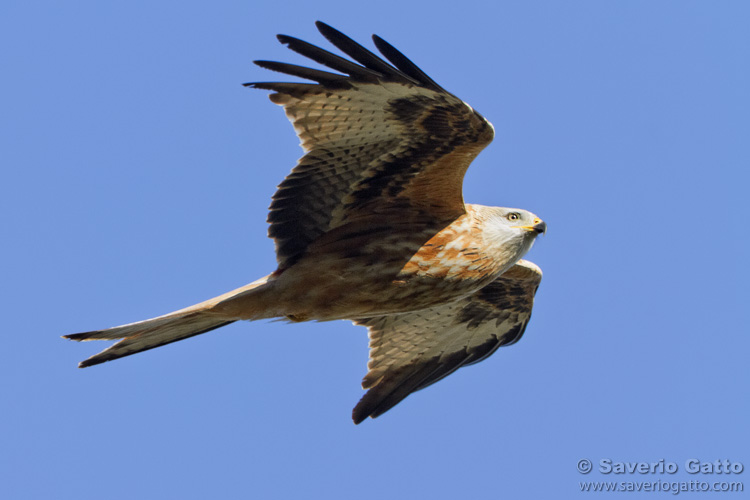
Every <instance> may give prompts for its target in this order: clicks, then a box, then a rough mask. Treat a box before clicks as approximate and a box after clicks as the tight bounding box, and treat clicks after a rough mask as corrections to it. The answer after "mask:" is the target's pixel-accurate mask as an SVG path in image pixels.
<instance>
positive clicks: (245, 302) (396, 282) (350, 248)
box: [211, 205, 533, 321]
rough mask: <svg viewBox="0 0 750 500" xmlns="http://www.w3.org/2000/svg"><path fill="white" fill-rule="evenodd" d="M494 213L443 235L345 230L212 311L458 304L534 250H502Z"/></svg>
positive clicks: (392, 227) (331, 313)
mask: <svg viewBox="0 0 750 500" xmlns="http://www.w3.org/2000/svg"><path fill="white" fill-rule="evenodd" d="M493 211H494V209H493V208H492V207H483V206H472V205H468V206H467V212H466V213H465V214H464V215H462V216H460V217H459V218H457V219H456V220H455V221H453V222H452V223H450V224H448V225H447V226H446V227H444V228H442V229H439V228H438V227H436V225H435V224H434V223H427V222H425V223H422V224H420V223H417V222H415V221H409V220H394V219H388V218H384V219H381V220H372V219H370V220H365V221H360V222H355V223H352V224H347V225H345V226H342V227H339V228H337V229H336V230H333V231H331V232H329V233H326V234H325V235H324V236H323V237H321V238H320V239H319V240H316V242H315V243H313V244H312V245H311V246H310V247H309V248H308V251H307V252H306V253H305V255H304V256H303V257H302V258H301V259H300V260H299V261H297V262H295V263H294V264H293V265H292V266H291V267H290V268H288V269H283V270H279V271H277V273H276V274H274V275H271V277H270V278H269V279H268V281H267V282H266V283H265V284H264V285H263V286H262V287H258V288H253V289H252V292H251V293H248V294H246V295H245V296H244V297H243V296H240V297H237V296H235V297H233V298H232V299H231V300H227V301H225V302H219V303H217V304H216V305H215V306H214V307H213V308H212V309H211V311H212V312H213V313H215V314H219V315H221V316H222V317H225V318H232V319H237V320H242V319H244V320H254V319H263V318H275V317H287V318H289V319H291V320H293V321H308V320H320V321H327V320H337V319H354V318H362V317H369V316H374V315H383V314H394V313H401V312H407V311H414V310H419V309H425V308H427V307H431V306H434V305H436V304H440V303H444V302H447V301H451V300H455V299H458V298H460V297H463V296H466V295H469V294H471V293H474V292H476V291H477V290H478V289H480V288H483V287H484V286H485V285H487V284H488V283H489V282H491V281H494V279H495V278H497V276H499V275H500V274H501V273H502V272H504V271H505V270H507V268H508V267H510V266H511V265H513V264H515V262H516V261H517V260H518V259H519V258H520V257H521V256H522V255H523V254H524V253H525V252H526V250H528V246H530V245H531V242H533V239H532V238H528V240H529V241H528V246H525V245H524V244H523V242H522V244H520V245H517V246H512V245H499V244H496V242H495V241H493V238H492V236H491V232H488V231H485V230H484V226H485V225H486V224H487V221H488V220H491V214H492V212H493ZM399 225H403V229H401V228H399ZM438 229H439V230H438Z"/></svg>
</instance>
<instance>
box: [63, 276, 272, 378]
mask: <svg viewBox="0 0 750 500" xmlns="http://www.w3.org/2000/svg"><path fill="white" fill-rule="evenodd" d="M269 277H270V275H269V276H266V277H264V278H261V279H259V280H258V281H255V282H253V283H251V284H249V285H246V286H244V287H242V288H238V289H237V290H233V291H231V292H229V293H226V294H224V295H221V296H219V297H215V298H213V299H210V300H207V301H206V302H202V303H200V304H196V305H194V306H191V307H188V308H185V309H181V310H179V311H175V312H173V313H169V314H166V315H164V316H158V317H156V318H151V319H147V320H144V321H138V322H136V323H130V324H127V325H121V326H116V327H114V328H108V329H106V330H95V331H91V332H83V333H73V334H70V335H64V336H63V338H66V339H70V340H75V341H78V342H81V341H88V340H118V339H122V340H120V341H119V342H117V343H116V344H114V345H112V346H110V347H108V348H107V349H105V350H103V351H102V352H100V353H99V354H96V355H94V356H92V357H90V358H88V359H86V360H84V361H81V362H80V363H79V364H78V367H79V368H86V367H87V366H92V365H98V364H99V363H104V362H105V361H112V360H113V359H119V358H122V357H125V356H130V355H131V354H136V353H139V352H143V351H147V350H149V349H153V348H155V347H160V346H163V345H166V344H171V343H172V342H177V341H178V340H183V339H186V338H190V337H194V336H195V335H200V334H202V333H206V332H210V331H211V330H214V329H216V328H220V327H222V326H225V325H228V324H230V323H234V322H235V321H237V319H239V318H237V317H228V316H226V315H222V314H220V313H217V311H212V309H213V308H214V307H216V306H217V305H220V304H225V303H227V302H231V301H232V299H238V298H239V299H241V298H245V297H247V296H248V293H250V292H251V291H253V290H255V289H257V288H259V287H261V286H262V285H264V284H266V283H267V282H268V279H269ZM245 302H246V303H247V301H245ZM259 317H260V316H259Z"/></svg>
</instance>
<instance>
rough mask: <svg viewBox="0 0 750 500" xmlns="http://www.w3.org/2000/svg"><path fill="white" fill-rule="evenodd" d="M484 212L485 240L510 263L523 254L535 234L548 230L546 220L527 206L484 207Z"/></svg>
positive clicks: (534, 238)
mask: <svg viewBox="0 0 750 500" xmlns="http://www.w3.org/2000/svg"><path fill="white" fill-rule="evenodd" d="M475 207H476V206H475ZM477 208H478V207H477ZM481 213H482V219H484V221H483V222H484V224H483V226H484V231H483V232H484V237H485V240H486V241H487V242H488V243H489V244H490V245H491V246H492V248H493V249H494V250H496V251H498V252H500V254H501V255H499V257H500V260H507V261H508V264H509V265H512V264H513V263H515V262H516V261H517V260H518V259H520V258H521V257H523V256H524V254H526V252H528V251H529V249H530V248H531V246H532V245H533V244H534V240H536V237H537V236H539V235H540V234H544V233H545V232H546V231H547V224H545V223H544V221H543V220H542V219H540V218H539V217H537V216H536V215H534V214H532V213H531V212H529V211H528V210H522V209H520V208H503V207H481Z"/></svg>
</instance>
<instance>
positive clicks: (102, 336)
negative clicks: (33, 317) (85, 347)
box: [64, 312, 234, 368]
mask: <svg viewBox="0 0 750 500" xmlns="http://www.w3.org/2000/svg"><path fill="white" fill-rule="evenodd" d="M233 322H234V321H233V320H227V319H225V318H217V317H216V316H209V315H207V314H205V313H200V312H194V313H188V314H186V315H185V316H176V317H175V316H172V315H168V316H161V317H158V318H154V319H147V320H145V321H139V322H137V323H131V324H129V325H123V326H116V327H114V328H108V329H106V330H98V331H93V332H84V333H74V334H72V335H65V336H64V338H66V339H70V340H77V341H85V340H115V339H122V340H120V341H119V342H117V343H116V344H114V345H112V346H110V347H108V348H107V349H105V350H103V351H102V352H100V353H99V354H96V355H94V356H91V357H90V358H88V359H86V360H84V361H81V362H80V363H79V364H78V367H79V368H86V367H87V366H92V365H98V364H99V363H104V362H105V361H112V360H113V359H119V358H122V357H125V356H130V355H131V354H136V353H139V352H143V351H147V350H149V349H153V348H155V347H161V346H163V345H167V344H171V343H172V342H177V341H178V340H183V339H186V338H189V337H194V336H195V335H200V334H201V333H206V332H209V331H211V330H214V329H216V328H220V327H222V326H225V325H228V324H230V323H233Z"/></svg>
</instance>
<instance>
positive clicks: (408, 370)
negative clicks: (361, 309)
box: [352, 260, 542, 424]
mask: <svg viewBox="0 0 750 500" xmlns="http://www.w3.org/2000/svg"><path fill="white" fill-rule="evenodd" d="M541 279H542V272H541V270H540V269H539V268H538V267H537V266H536V265H535V264H533V263H531V262H528V261H525V260H521V261H518V263H517V264H516V265H514V266H513V267H511V268H510V269H509V270H508V271H506V272H505V273H503V274H502V275H501V276H500V277H499V278H497V279H496V280H495V281H493V282H492V283H490V284H489V285H487V286H486V287H484V288H482V289H481V290H479V291H477V292H476V293H474V294H473V295H470V296H468V297H465V298H463V299H460V300H457V301H455V302H451V303H447V304H444V305H440V306H436V307H431V308H429V309H424V310H422V311H414V312H409V313H404V314H396V315H391V316H381V317H376V318H367V319H361V320H357V321H355V323H356V324H360V325H365V326H367V327H368V330H369V336H370V362H369V363H368V365H367V367H368V368H369V371H368V373H367V375H366V376H365V378H364V379H363V380H362V388H363V389H369V390H368V392H367V393H366V394H365V395H364V397H363V398H362V399H361V400H360V401H359V403H358V404H357V406H356V407H355V408H354V411H353V413H352V418H353V419H354V423H357V424H358V423H360V422H362V421H363V420H364V419H365V418H367V417H368V416H369V417H372V418H375V417H377V416H379V415H382V414H383V413H385V412H386V411H388V410H390V409H391V408H393V407H394V406H395V405H396V404H398V403H399V402H400V401H402V400H403V399H404V398H405V397H406V396H408V395H409V394H411V393H412V392H414V391H418V390H420V389H423V388H425V387H427V386H428V385H431V384H434V383H435V382H437V381H438V380H440V379H442V378H443V377H445V376H447V375H450V374H451V373H453V372H454V371H455V370H457V369H458V368H460V367H462V366H466V365H470V364H472V363H476V362H479V361H482V360H483V359H485V358H487V357H488V356H489V355H491V354H492V353H493V352H495V350H497V348H498V347H501V346H505V345H510V344H513V343H515V342H517V341H518V340H519V339H520V338H521V335H523V332H524V330H525V329H526V325H527V323H528V321H529V318H530V317H531V308H532V306H533V304H534V294H535V293H536V290H537V288H538V287H539V283H540V281H541Z"/></svg>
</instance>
